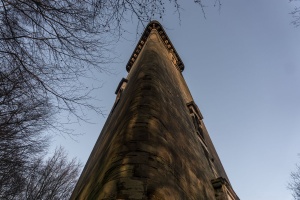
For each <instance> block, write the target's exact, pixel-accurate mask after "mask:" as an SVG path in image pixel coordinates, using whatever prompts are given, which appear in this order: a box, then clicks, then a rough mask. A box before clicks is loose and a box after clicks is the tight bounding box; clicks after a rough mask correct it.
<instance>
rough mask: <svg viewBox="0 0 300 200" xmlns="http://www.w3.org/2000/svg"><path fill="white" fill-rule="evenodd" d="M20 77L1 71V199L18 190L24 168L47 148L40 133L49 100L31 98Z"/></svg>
mask: <svg viewBox="0 0 300 200" xmlns="http://www.w3.org/2000/svg"><path fill="white" fill-rule="evenodd" d="M20 76H21V74H19V73H18V72H15V71H8V70H3V71H2V72H0V198H1V197H3V196H9V195H11V194H14V193H16V192H17V191H19V190H20V188H19V186H20V185H22V184H21V183H22V182H24V177H23V175H22V172H23V171H24V168H25V167H26V165H27V164H28V163H30V162H31V159H33V158H35V156H36V155H37V154H38V153H40V152H42V151H43V150H44V149H45V147H46V146H47V138H46V137H44V136H43V134H42V131H43V130H44V129H45V128H46V126H47V122H50V121H51V112H50V111H49V110H48V101H47V99H42V98H38V99H37V98H31V91H30V88H27V87H26V82H24V80H26V78H25V77H23V79H21V78H20ZM28 81H29V80H28ZM1 199H3V198H1Z"/></svg>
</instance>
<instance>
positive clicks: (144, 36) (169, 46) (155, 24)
mask: <svg viewBox="0 0 300 200" xmlns="http://www.w3.org/2000/svg"><path fill="white" fill-rule="evenodd" d="M152 29H156V30H157V31H158V33H159V36H160V37H161V39H162V41H163V43H164V45H165V47H166V48H167V49H168V50H169V51H171V52H173V53H174V54H173V55H174V56H175V59H176V62H175V64H176V65H177V67H178V69H179V70H180V71H181V72H182V71H183V70H184V64H183V62H182V60H181V58H180V57H179V55H178V53H177V51H176V49H175V48H174V46H173V44H172V42H171V40H170V39H169V37H168V35H167V34H166V32H165V30H164V29H163V27H162V25H161V24H160V23H159V22H158V21H156V20H153V21H151V22H150V23H149V24H148V25H147V26H146V28H145V30H144V33H143V34H142V36H141V39H140V40H139V42H138V43H137V45H136V47H135V49H134V51H133V53H132V55H131V57H130V59H129V61H128V63H127V65H126V70H127V72H129V71H130V69H131V67H132V66H133V64H134V62H135V61H136V59H137V57H138V56H139V54H140V52H141V50H142V48H143V46H144V44H145V42H146V40H147V39H148V37H149V35H150V32H151V30H152Z"/></svg>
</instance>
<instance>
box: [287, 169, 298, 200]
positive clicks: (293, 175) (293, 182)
mask: <svg viewBox="0 0 300 200" xmlns="http://www.w3.org/2000/svg"><path fill="white" fill-rule="evenodd" d="M296 167H297V168H296V171H295V172H292V173H291V181H290V183H289V185H288V188H289V189H290V190H291V191H292V194H293V197H294V199H295V200H300V166H299V165H296Z"/></svg>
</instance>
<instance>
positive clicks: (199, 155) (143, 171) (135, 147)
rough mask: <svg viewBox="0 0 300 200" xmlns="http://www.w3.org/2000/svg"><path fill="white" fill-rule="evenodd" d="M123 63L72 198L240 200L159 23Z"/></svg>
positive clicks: (147, 33)
mask: <svg viewBox="0 0 300 200" xmlns="http://www.w3.org/2000/svg"><path fill="white" fill-rule="evenodd" d="M126 68H127V71H128V72H129V74H128V76H127V78H126V79H123V80H122V81H121V82H120V84H119V86H118V89H117V91H116V94H117V98H116V102H115V105H114V106H113V109H112V111H111V113H110V115H109V117H108V119H107V121H106V123H105V125H104V127H103V130H102V132H101V134H100V136H99V139H98V141H97V142H96V144H95V147H94V149H93V151H92V153H91V155H90V158H89V160H88V162H87V164H86V166H85V168H84V170H83V172H82V174H81V177H80V179H79V181H78V183H77V185H76V187H75V189H74V192H73V194H72V197H71V199H74V200H75V199H78V200H79V199H80V200H81V199H90V200H111V199H131V200H146V199H153V200H161V199H172V200H173V199H174V200H184V199H195V200H210V199H212V200H221V199H222V200H223V199H224V200H225V199H228V198H227V197H228V195H227V194H226V195H227V196H226V195H225V194H223V193H224V192H227V193H230V195H229V196H230V197H231V198H232V199H235V200H236V199H238V197H237V196H236V194H235V193H234V191H233V190H232V188H231V186H230V183H229V181H228V178H227V175H226V173H225V170H224V168H223V166H222V164H221V161H220V159H219V157H218V155H217V153H216V150H215V148H214V146H213V144H212V141H211V139H210V137H209V135H208V133H207V130H206V128H205V126H204V123H203V121H202V119H203V117H202V115H201V113H200V111H199V109H198V107H197V105H196V104H195V103H194V101H193V98H192V96H191V94H190V92H189V90H188V87H187V85H186V83H185V81H184V79H183V77H182V74H181V72H182V70H183V69H184V66H183V63H182V61H181V59H180V57H179V56H178V54H177V52H176V50H175V48H174V47H173V45H172V43H171V42H170V40H169V38H168V36H167V35H166V33H165V31H164V30H163V28H162V27H161V25H160V24H159V23H158V22H156V21H153V22H151V23H150V24H149V25H148V26H147V28H146V30H145V32H144V34H143V36H142V38H141V40H140V41H139V43H138V45H137V47H136V49H135V50H134V53H133V55H132V57H131V58H130V61H129V62H128V64H127V67H126ZM219 177H222V178H220V179H218V178H219ZM214 180H226V184H223V185H222V184H219V182H218V181H215V182H214ZM222 183H223V182H222ZM218 184H219V185H218ZM220 185H221V186H220ZM220 188H221V189H220ZM222 192H223V193H222ZM222 195H223V196H222ZM225 197H226V198H225Z"/></svg>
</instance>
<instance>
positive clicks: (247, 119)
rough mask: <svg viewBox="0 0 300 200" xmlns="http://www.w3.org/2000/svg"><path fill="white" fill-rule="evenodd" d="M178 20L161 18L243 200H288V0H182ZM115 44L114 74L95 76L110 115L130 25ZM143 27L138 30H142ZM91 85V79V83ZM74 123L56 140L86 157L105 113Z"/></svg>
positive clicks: (294, 123) (299, 132) (294, 56)
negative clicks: (201, 0) (218, 0)
mask: <svg viewBox="0 0 300 200" xmlns="http://www.w3.org/2000/svg"><path fill="white" fill-rule="evenodd" d="M181 2H183V3H182V5H181V6H182V8H183V10H182V12H181V23H180V24H179V20H178V17H177V15H176V14H174V13H173V11H171V12H169V13H167V15H166V16H165V17H164V18H163V20H160V22H161V24H162V25H163V26H164V29H165V30H166V32H167V34H168V36H169V38H170V39H171V41H172V43H173V44H174V46H175V48H176V50H177V52H178V54H179V55H180V57H181V59H182V60H183V62H184V64H185V70H184V72H183V76H184V77H185V80H186V82H187V84H188V86H189V89H190V91H191V93H192V96H193V98H194V100H195V102H196V104H197V105H198V107H199V108H200V110H201V112H202V114H203V116H204V123H205V125H206V128H207V129H208V132H209V133H210V136H211V138H212V140H213V142H214V145H215V148H216V149H217V151H218V154H219V156H220V158H221V161H222V163H223V165H224V167H225V170H226V172H227V174H228V176H229V179H230V182H231V184H232V186H233V188H234V190H235V191H236V193H237V194H238V195H239V197H240V199H242V200H253V199H255V200H283V199H284V200H290V199H292V196H291V194H290V193H291V192H290V191H289V190H287V184H288V181H289V176H290V172H291V171H293V170H294V169H295V164H296V163H297V162H298V163H300V157H299V156H298V153H300V145H299V143H300V106H299V103H300V56H299V52H300V27H299V28H294V27H293V26H292V25H291V24H290V22H291V20H292V17H291V16H290V15H289V14H288V13H289V12H291V11H292V9H293V6H294V5H295V4H291V3H289V2H288V0H281V1H277V0H276V1H274V0H251V1H249V0H248V1H247V0H239V1H237V0H222V7H221V11H220V12H218V10H217V9H216V8H213V6H211V5H210V6H209V7H207V8H206V19H204V18H203V15H202V13H201V10H200V8H199V7H197V6H195V5H194V4H193V3H192V1H190V2H187V1H181ZM125 26H126V28H127V30H131V33H132V34H128V35H127V36H126V37H127V39H126V40H124V39H121V40H120V41H119V42H118V44H116V48H115V51H116V53H117V54H118V57H119V60H120V61H119V62H117V63H113V64H111V67H113V68H114V69H115V74H114V75H107V74H99V77H100V79H102V80H103V83H104V84H103V87H102V88H101V89H100V91H99V98H100V99H101V100H102V101H101V102H99V104H100V105H99V106H102V107H103V108H104V110H106V113H109V111H110V109H111V107H112V105H113V103H114V99H115V94H114V91H115V89H116V87H117V85H118V83H119V81H120V80H121V78H122V77H126V75H127V72H126V70H125V66H126V63H127V61H128V59H129V57H130V55H131V53H132V52H133V50H134V47H135V45H136V43H137V39H139V36H138V38H136V35H135V31H136V24H135V23H134V22H132V23H130V22H129V23H128V24H126V25H125ZM142 31H143V30H142V28H141V30H140V32H142ZM95 84H96V83H95ZM88 115H90V116H89V118H90V119H92V121H93V122H94V124H88V123H81V124H78V125H72V128H74V129H75V130H76V132H75V133H85V134H84V135H80V136H78V137H77V138H75V139H76V140H77V141H74V140H71V139H70V138H68V137H66V138H63V137H61V136H57V137H55V138H54V141H55V144H57V145H60V144H61V145H62V146H64V147H65V148H66V150H67V151H68V153H69V156H70V157H78V158H79V159H80V160H81V161H82V162H83V163H85V162H86V160H87V158H88V156H89V154H90V152H91V150H92V148H93V146H94V143H95V142H96V139H97V138H98V136H99V133H100V131H101V128H102V126H103V124H104V122H105V117H102V116H97V115H95V114H94V113H88Z"/></svg>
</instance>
